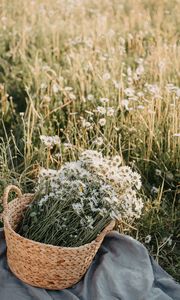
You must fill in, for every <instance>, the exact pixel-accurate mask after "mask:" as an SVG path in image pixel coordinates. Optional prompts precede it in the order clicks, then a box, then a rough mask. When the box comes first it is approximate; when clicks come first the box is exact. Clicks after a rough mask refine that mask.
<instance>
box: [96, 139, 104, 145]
mask: <svg viewBox="0 0 180 300" xmlns="http://www.w3.org/2000/svg"><path fill="white" fill-rule="evenodd" d="M103 143H104V141H103V138H102V137H97V138H96V139H95V140H94V144H96V145H97V146H102V145H103Z"/></svg>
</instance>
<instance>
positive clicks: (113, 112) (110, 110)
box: [107, 107, 115, 117]
mask: <svg viewBox="0 0 180 300" xmlns="http://www.w3.org/2000/svg"><path fill="white" fill-rule="evenodd" d="M114 114H115V109H114V108H113V107H108V108H107V116H108V117H113V116H114Z"/></svg>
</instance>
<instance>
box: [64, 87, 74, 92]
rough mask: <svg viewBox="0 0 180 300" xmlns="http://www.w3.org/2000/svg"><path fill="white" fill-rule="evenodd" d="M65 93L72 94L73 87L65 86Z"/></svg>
mask: <svg viewBox="0 0 180 300" xmlns="http://www.w3.org/2000/svg"><path fill="white" fill-rule="evenodd" d="M64 90H65V92H72V90H73V88H72V87H71V86H65V88H64Z"/></svg>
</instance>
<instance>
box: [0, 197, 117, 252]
mask: <svg viewBox="0 0 180 300" xmlns="http://www.w3.org/2000/svg"><path fill="white" fill-rule="evenodd" d="M33 196H34V194H32V193H26V194H23V197H33ZM17 199H18V197H16V198H14V199H13V200H12V201H11V202H10V203H13V201H15V200H17ZM3 219H4V232H5V233H6V226H7V227H8V229H9V230H10V231H11V233H13V234H14V235H15V236H16V237H17V238H20V239H22V240H24V241H26V242H28V243H34V244H36V245H38V246H41V247H42V246H43V247H44V248H48V249H52V248H54V249H57V250H58V249H62V250H65V249H66V250H68V249H69V250H71V249H73V250H80V249H82V248H84V247H87V246H90V245H93V244H96V243H99V242H101V239H103V238H104V236H105V235H106V233H109V231H111V230H112V229H113V228H114V226H115V223H116V222H115V220H111V221H110V222H109V224H107V226H106V227H104V229H103V230H102V231H101V232H100V233H99V235H97V237H96V238H95V239H94V240H93V241H91V242H90V243H86V244H83V245H81V246H78V247H63V246H55V245H51V244H45V243H41V242H37V241H34V240H31V239H28V238H25V237H23V236H22V235H20V234H19V233H17V232H16V231H15V230H14V229H13V228H12V226H11V224H10V222H9V219H8V216H7V215H3ZM101 236H102V237H101Z"/></svg>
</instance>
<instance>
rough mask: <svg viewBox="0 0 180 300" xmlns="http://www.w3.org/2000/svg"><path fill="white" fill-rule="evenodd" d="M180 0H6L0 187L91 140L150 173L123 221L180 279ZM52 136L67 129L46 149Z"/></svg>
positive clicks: (1, 28) (22, 181) (27, 184)
mask: <svg viewBox="0 0 180 300" xmlns="http://www.w3.org/2000/svg"><path fill="white" fill-rule="evenodd" d="M179 5H180V2H179V0H171V1H165V0H159V1H155V0H136V1H135V0H111V1H108V0H99V1H95V0H76V1H75V0H59V1H58V0H54V1H50V0H41V1H40V0H37V1H33V0H32V1H24V0H12V1H8V0H1V1H0V99H1V100H0V118H1V121H0V143H1V147H0V194H2V193H3V189H4V187H5V186H6V185H7V184H8V183H14V184H16V185H18V186H20V187H21V188H22V189H23V191H24V192H26V191H32V190H33V187H34V184H35V182H36V175H37V173H38V169H39V166H44V167H50V168H58V167H60V166H61V165H62V163H63V162H65V161H68V160H71V159H74V158H77V157H78V154H79V153H80V152H81V151H82V150H83V149H89V148H90V149H97V150H100V151H102V152H103V154H107V155H111V154H119V155H121V156H122V158H123V161H124V163H125V164H127V165H130V166H132V167H133V168H134V169H135V170H137V171H138V172H140V174H141V176H142V181H143V190H142V196H143V198H144V202H145V205H144V211H143V216H142V218H141V219H140V220H138V221H136V222H134V223H131V224H121V225H120V231H121V232H124V233H126V234H130V235H131V236H133V237H135V238H136V239H138V240H139V241H141V242H142V243H144V244H145V246H146V247H147V248H148V249H149V251H150V253H151V255H153V256H154V258H155V259H156V260H157V261H158V262H159V264H160V265H161V266H162V267H163V268H164V269H165V270H166V271H168V272H169V273H170V274H171V275H172V276H173V277H174V278H175V279H176V280H180V226H179V224H180V223H179V221H180V205H179V202H178V201H179V200H178V198H179V196H180V39H179V38H180V18H179ZM40 135H46V136H55V135H58V136H59V137H60V139H61V144H60V145H59V146H54V147H53V149H50V150H48V151H47V150H45V149H44V146H43V145H42V144H41V140H40Z"/></svg>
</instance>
